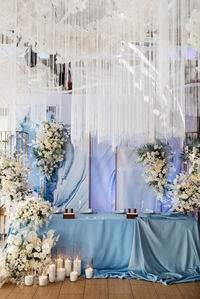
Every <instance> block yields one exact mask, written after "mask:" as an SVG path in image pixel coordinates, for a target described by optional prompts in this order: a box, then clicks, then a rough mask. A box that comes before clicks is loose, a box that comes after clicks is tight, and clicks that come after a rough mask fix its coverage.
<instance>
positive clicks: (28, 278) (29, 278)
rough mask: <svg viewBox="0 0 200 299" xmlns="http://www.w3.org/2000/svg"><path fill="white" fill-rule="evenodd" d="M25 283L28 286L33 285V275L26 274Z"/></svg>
mask: <svg viewBox="0 0 200 299" xmlns="http://www.w3.org/2000/svg"><path fill="white" fill-rule="evenodd" d="M24 283H25V285H26V286H32V285H33V275H27V276H25V282H24Z"/></svg>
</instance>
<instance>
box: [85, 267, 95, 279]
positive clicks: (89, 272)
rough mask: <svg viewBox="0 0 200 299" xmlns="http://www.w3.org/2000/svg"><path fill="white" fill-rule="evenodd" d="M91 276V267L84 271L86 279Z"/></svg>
mask: <svg viewBox="0 0 200 299" xmlns="http://www.w3.org/2000/svg"><path fill="white" fill-rule="evenodd" d="M92 275H93V269H92V268H91V267H89V268H86V269H85V277H86V278H87V279H90V278H92Z"/></svg>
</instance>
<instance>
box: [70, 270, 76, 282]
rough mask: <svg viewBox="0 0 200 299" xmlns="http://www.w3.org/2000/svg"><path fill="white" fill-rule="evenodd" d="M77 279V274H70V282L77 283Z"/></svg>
mask: <svg viewBox="0 0 200 299" xmlns="http://www.w3.org/2000/svg"><path fill="white" fill-rule="evenodd" d="M77 279H78V273H77V272H76V271H73V272H71V273H70V281H77Z"/></svg>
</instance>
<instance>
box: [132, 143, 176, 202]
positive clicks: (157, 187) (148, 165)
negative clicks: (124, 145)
mask: <svg viewBox="0 0 200 299" xmlns="http://www.w3.org/2000/svg"><path fill="white" fill-rule="evenodd" d="M165 147H166V145H165ZM138 155H139V158H138V159H137V162H139V163H142V165H143V166H145V173H144V175H145V181H146V182H147V183H148V184H149V185H151V186H153V188H154V191H155V192H156V194H157V197H158V199H159V200H162V199H163V196H164V195H165V192H166V189H168V187H169V183H168V173H169V168H170V166H171V162H169V159H170V158H171V156H170V155H169V154H168V152H167V151H166V150H165V149H164V146H163V145H162V144H160V145H159V144H157V143H155V144H147V145H146V146H144V147H141V148H139V149H138Z"/></svg>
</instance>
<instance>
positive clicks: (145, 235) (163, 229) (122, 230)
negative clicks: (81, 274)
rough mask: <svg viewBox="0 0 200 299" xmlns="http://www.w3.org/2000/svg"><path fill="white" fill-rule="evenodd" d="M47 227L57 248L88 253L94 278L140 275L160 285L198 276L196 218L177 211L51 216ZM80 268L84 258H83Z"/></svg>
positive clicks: (199, 239) (199, 240) (199, 246)
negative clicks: (54, 234)
mask: <svg viewBox="0 0 200 299" xmlns="http://www.w3.org/2000/svg"><path fill="white" fill-rule="evenodd" d="M49 228H50V229H55V230H56V232H57V233H59V234H60V239H59V242H58V244H57V247H64V248H66V250H67V251H68V252H72V251H73V250H74V248H75V247H77V246H78V247H79V248H80V252H81V258H82V260H83V261H84V259H85V258H93V267H94V277H95V278H106V277H120V278H130V277H134V278H137V279H145V280H150V281H157V282H161V283H163V284H171V283H178V282H186V281H195V280H200V232H199V227H198V223H197V221H196V220H195V219H193V218H191V217H187V216H185V215H182V214H177V213H172V214H169V213H166V214H160V215H158V214H156V215H148V216H147V215H144V214H141V215H140V217H138V218H137V219H136V220H133V219H129V220H127V219H126V215H116V214H112V213H107V214H105V213H98V214H92V215H79V214H77V215H76V219H74V220H69V219H67V220H63V219H62V215H54V216H53V219H52V221H51V224H50V227H49ZM83 268H84V263H83Z"/></svg>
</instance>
